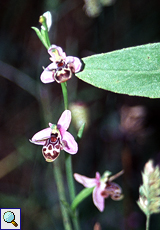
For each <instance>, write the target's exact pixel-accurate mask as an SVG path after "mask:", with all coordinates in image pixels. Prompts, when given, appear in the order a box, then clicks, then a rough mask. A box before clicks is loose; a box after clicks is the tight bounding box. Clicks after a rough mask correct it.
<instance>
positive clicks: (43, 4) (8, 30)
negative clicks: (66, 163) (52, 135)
mask: <svg viewBox="0 0 160 230" xmlns="http://www.w3.org/2000/svg"><path fill="white" fill-rule="evenodd" d="M87 2H91V5H92V7H93V8H94V9H97V8H96V6H95V2H96V1H95V0H94V1H93V0H92V1H89V0H87ZM97 2H98V1H97ZM83 6H84V2H83V1H82V0H66V1H63V0H61V1H60V0H52V1H51V0H39V1H38V0H23V1H20V0H17V1H15V0H6V1H1V2H0V207H1V208H21V211H22V218H21V219H22V229H23V230H28V229H35V230H41V229H45V230H51V229H54V230H61V229H63V225H62V219H61V213H60V209H59V201H58V195H57V188H56V184H55V181H54V176H53V165H52V164H51V163H46V162H45V160H44V158H43V156H42V154H41V146H35V145H33V144H31V143H30V142H29V139H30V138H31V137H32V136H33V135H34V134H35V133H36V132H37V131H39V130H41V129H43V128H45V127H47V126H48V122H52V123H56V122H57V119H58V118H59V116H60V114H61V113H62V111H63V100H62V94H61V87H60V85H58V84H57V83H53V84H46V85H44V84H42V82H40V79H39V77H40V74H41V72H42V70H43V69H42V66H47V65H48V64H49V63H50V61H49V55H48V53H47V51H46V49H45V47H44V46H43V45H42V44H41V42H40V41H39V39H38V37H37V35H36V34H35V32H34V31H33V30H32V29H31V26H36V27H39V28H40V25H39V23H38V20H39V16H40V15H42V14H43V13H44V12H45V11H47V10H49V11H51V13H52V16H53V25H52V28H51V31H50V34H49V35H50V40H51V43H52V44H56V45H58V46H61V47H62V48H63V49H64V51H65V52H66V53H67V54H68V55H74V56H78V57H80V58H82V57H86V56H89V55H92V54H96V53H102V52H109V51H113V50H116V49H121V48H125V47H130V46H136V45H142V44H147V43H154V42H159V41H160V2H159V1H158V0H134V1H133V0H116V1H115V3H113V4H112V5H110V6H104V5H101V9H100V10H101V11H100V12H99V13H98V14H97V15H94V13H93V12H92V13H93V15H92V17H91V15H87V12H88V11H87V10H85V9H84V7H83ZM88 14H89V13H88ZM102 65H103V63H102ZM101 77H103V76H101ZM126 87H127V86H126ZM68 94H69V102H70V103H71V102H74V103H79V102H81V103H83V104H84V105H85V108H86V109H87V111H88V113H89V122H88V126H87V128H86V130H85V132H84V135H83V138H82V140H81V141H80V143H79V152H78V153H77V154H76V155H75V156H73V158H72V159H73V171H74V172H77V173H80V174H83V175H86V176H88V177H94V176H95V172H96V171H99V172H100V173H101V174H103V172H104V171H105V170H110V171H111V172H112V173H113V174H115V173H117V172H118V171H120V170H121V169H122V168H124V170H125V174H124V175H123V176H122V177H121V178H118V179H117V180H116V181H115V182H117V183H119V185H120V186H121V187H122V189H123V193H124V196H125V197H124V199H123V200H122V201H119V202H115V201H113V200H111V199H110V198H109V199H107V200H106V207H105V210H104V212H103V213H100V212H99V211H98V210H97V208H96V207H95V206H94V205H93V202H92V198H91V196H90V197H88V198H87V199H86V200H84V201H83V202H82V203H81V204H80V205H79V215H80V220H81V227H82V228H83V229H84V230H88V229H93V226H94V224H95V223H96V222H99V223H100V224H101V227H102V229H103V230H105V229H108V230H117V229H120V230H124V229H125V230H134V229H136V230H142V229H144V228H145V216H144V214H143V213H142V212H141V210H140V209H139V207H138V206H137V203H136V201H137V200H138V197H139V192H138V189H139V186H140V184H141V183H142V180H141V171H142V170H143V167H144V164H145V163H146V162H147V161H148V160H149V159H153V160H154V161H155V163H156V164H159V163H160V141H159V136H160V100H159V99H148V98H139V97H131V96H127V95H118V94H114V93H112V92H108V91H104V90H101V89H97V88H95V87H93V86H91V85H88V84H87V83H84V82H82V81H81V80H78V79H77V78H76V77H73V78H72V79H71V80H70V81H69V82H68ZM51 117H52V120H50V119H51ZM70 131H71V132H72V133H73V134H74V135H75V136H76V133H77V131H76V128H75V127H74V124H72V126H71V128H70ZM63 156H64V153H62V154H61V156H60V157H62V159H63ZM64 175H65V171H64ZM64 183H66V181H64ZM65 186H66V185H65ZM82 188H83V186H81V185H80V184H78V183H77V182H76V189H77V192H79V191H80V190H81V189H82ZM66 193H68V192H67V187H66ZM159 226H160V220H159V218H158V215H153V216H152V217H151V227H150V229H154V230H158V229H159Z"/></svg>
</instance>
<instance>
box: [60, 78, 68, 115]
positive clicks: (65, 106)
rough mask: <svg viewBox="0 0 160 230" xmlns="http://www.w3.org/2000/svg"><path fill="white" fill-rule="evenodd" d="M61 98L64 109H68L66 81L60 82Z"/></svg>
mask: <svg viewBox="0 0 160 230" xmlns="http://www.w3.org/2000/svg"><path fill="white" fill-rule="evenodd" d="M61 87H62V93H63V99H64V109H65V110H66V109H68V93H67V83H66V82H63V83H61Z"/></svg>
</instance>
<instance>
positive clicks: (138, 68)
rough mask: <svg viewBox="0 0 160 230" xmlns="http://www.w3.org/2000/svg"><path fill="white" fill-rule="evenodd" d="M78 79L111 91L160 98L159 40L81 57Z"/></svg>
mask: <svg viewBox="0 0 160 230" xmlns="http://www.w3.org/2000/svg"><path fill="white" fill-rule="evenodd" d="M82 60H83V62H84V64H85V68H84V70H83V71H82V72H79V73H77V74H76V75H77V77H78V78H80V79H81V80H83V81H85V82H87V83H89V84H91V85H93V86H95V87H98V88H102V89H105V90H109V91H112V92H115V93H121V94H128V95H135V96H144V97H150V98H160V43H153V44H147V45H141V46H136V47H131V48H125V49H121V50H117V51H113V52H109V53H104V54H98V55H93V56H90V57H86V58H83V59H82Z"/></svg>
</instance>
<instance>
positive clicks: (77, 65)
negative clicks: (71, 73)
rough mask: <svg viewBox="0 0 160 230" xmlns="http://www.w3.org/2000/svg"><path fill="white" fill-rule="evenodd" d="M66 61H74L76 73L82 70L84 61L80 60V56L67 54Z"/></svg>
mask: <svg viewBox="0 0 160 230" xmlns="http://www.w3.org/2000/svg"><path fill="white" fill-rule="evenodd" d="M66 62H67V63H73V65H74V69H75V73H77V72H79V71H80V70H81V67H82V62H81V61H80V59H79V58H77V57H72V56H67V57H66Z"/></svg>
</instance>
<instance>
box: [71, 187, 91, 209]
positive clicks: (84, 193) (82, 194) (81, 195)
mask: <svg viewBox="0 0 160 230" xmlns="http://www.w3.org/2000/svg"><path fill="white" fill-rule="evenodd" d="M93 189H94V187H92V188H84V189H83V190H82V191H81V192H80V193H79V194H78V195H77V196H76V197H75V199H74V200H73V202H72V204H71V209H72V210H74V209H75V208H76V207H77V206H78V204H79V203H81V202H82V201H83V200H84V199H85V198H86V197H87V196H89V195H90V194H91V193H92V191H93Z"/></svg>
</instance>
